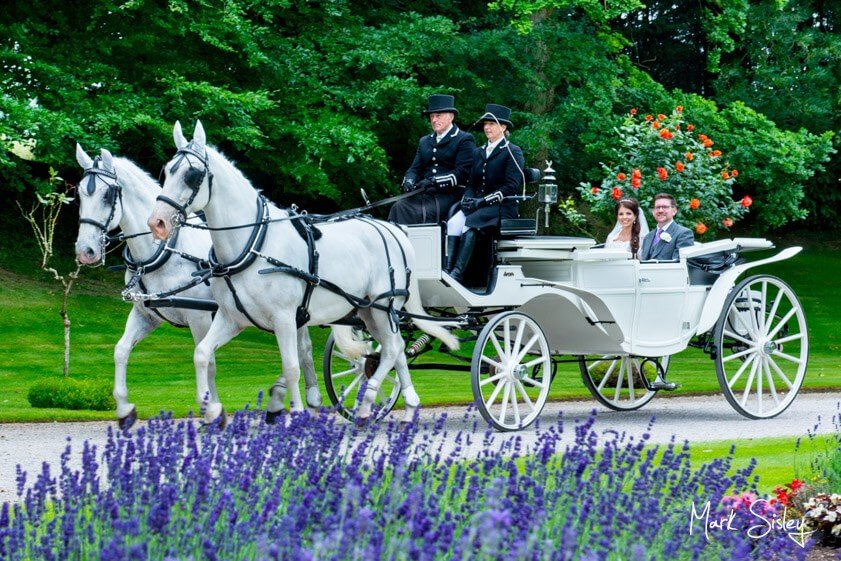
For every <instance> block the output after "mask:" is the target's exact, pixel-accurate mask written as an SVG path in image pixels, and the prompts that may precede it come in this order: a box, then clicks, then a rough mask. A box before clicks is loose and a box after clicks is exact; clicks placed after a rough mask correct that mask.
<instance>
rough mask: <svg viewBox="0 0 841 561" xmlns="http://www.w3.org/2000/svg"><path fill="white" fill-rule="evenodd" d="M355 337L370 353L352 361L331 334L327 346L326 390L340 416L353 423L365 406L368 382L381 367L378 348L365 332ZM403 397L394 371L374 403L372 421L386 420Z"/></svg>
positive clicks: (325, 358)
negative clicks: (360, 409) (359, 410)
mask: <svg viewBox="0 0 841 561" xmlns="http://www.w3.org/2000/svg"><path fill="white" fill-rule="evenodd" d="M354 336H356V337H357V338H358V339H360V340H362V341H365V342H367V343H368V348H369V350H370V352H368V353H365V355H364V356H362V357H360V358H358V359H356V360H351V359H350V358H348V357H347V356H345V355H344V354H342V352H341V350H339V348H338V347H337V346H336V344H335V341H334V340H333V334H332V333H331V334H330V336H329V337H327V342H326V343H325V345H324V386H325V389H326V390H327V396H328V397H329V398H330V402H331V403H332V404H333V406H334V407H335V408H336V411H338V412H339V414H340V415H341V416H342V417H344V418H345V419H348V420H353V419H354V415H355V413H356V409H357V408H358V407H359V405H361V403H362V396H363V395H364V391H361V390H362V388H363V387H364V386H365V381H367V380H368V378H370V377H372V376H373V375H374V372H375V371H376V369H377V365H378V364H379V362H380V361H379V356H380V355H379V344H377V342H376V341H374V339H373V338H372V337H371V336H370V335H369V334H368V332H366V331H363V330H354ZM398 397H400V381H399V380H398V379H397V373H396V372H395V371H394V370H391V371H390V372H389V373H388V374H386V375H385V378H383V383H382V386H380V391H379V392H378V393H377V400H376V402H375V403H374V410H373V414H372V416H373V418H374V419H375V420H377V421H379V420H381V419H383V418H384V417H385V416H386V415H388V414H389V412H390V411H391V410H392V409H394V405H395V404H396V403H397V398H398Z"/></svg>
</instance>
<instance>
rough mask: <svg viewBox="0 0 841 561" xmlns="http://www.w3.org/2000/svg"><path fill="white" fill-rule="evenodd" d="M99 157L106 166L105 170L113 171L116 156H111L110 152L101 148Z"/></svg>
mask: <svg viewBox="0 0 841 561" xmlns="http://www.w3.org/2000/svg"><path fill="white" fill-rule="evenodd" d="M99 155H100V156H102V163H103V164H105V169H107V170H112V171H113V169H114V156H112V155H111V152H109V151H108V150H106V149H105V148H100V150H99Z"/></svg>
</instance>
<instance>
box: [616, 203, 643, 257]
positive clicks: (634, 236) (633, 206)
mask: <svg viewBox="0 0 841 561" xmlns="http://www.w3.org/2000/svg"><path fill="white" fill-rule="evenodd" d="M623 207H624V208H627V209H628V210H630V211H631V212H633V213H634V223H633V224H632V225H631V255H633V256H634V257H636V256H637V252H638V251H639V248H640V221H639V215H640V204H639V201H637V200H636V199H634V198H631V197H629V198H627V199H620V200H619V202H617V203H616V208H615V209H614V211H613V213H614V215H615V216H616V220H617V221H618V220H619V209H620V208H623Z"/></svg>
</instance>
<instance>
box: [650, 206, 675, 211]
mask: <svg viewBox="0 0 841 561" xmlns="http://www.w3.org/2000/svg"><path fill="white" fill-rule="evenodd" d="M670 208H674V207H673V206H672V205H666V206H663V205H659V206H656V207H654V210H669V209H670Z"/></svg>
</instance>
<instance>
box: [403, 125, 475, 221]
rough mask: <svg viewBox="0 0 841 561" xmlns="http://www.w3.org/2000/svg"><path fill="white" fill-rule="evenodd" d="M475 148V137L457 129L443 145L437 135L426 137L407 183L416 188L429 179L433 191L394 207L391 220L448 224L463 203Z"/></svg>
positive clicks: (407, 175)
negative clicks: (453, 210)
mask: <svg viewBox="0 0 841 561" xmlns="http://www.w3.org/2000/svg"><path fill="white" fill-rule="evenodd" d="M475 148H476V141H475V140H474V138H473V135H472V134H469V133H466V132H464V131H462V130H460V129H459V128H458V127H457V126H456V125H453V126H452V128H451V129H450V130H449V131H448V133H447V135H446V136H445V137H444V138H442V139H441V141H440V142H436V139H435V133H434V132H433V133H432V134H428V135H425V136H422V137H421V139H420V141H419V142H418V150H417V153H416V154H415V160H414V161H413V162H412V166H411V167H410V168H409V170H408V171H407V172H406V178H405V179H406V180H411V181H413V182H414V183H415V184H417V183H418V182H419V181H421V180H422V179H429V180H430V181H432V187H431V188H430V189H431V190H428V191H427V192H426V193H423V194H421V195H416V196H414V197H410V198H408V199H403V200H402V201H398V202H397V203H396V204H395V205H394V206H393V207H391V212H389V214H388V219H389V220H390V221H391V222H397V223H398V224H425V223H426V224H428V223H434V224H437V223H439V222H442V221H444V220H446V219H447V218H448V216H447V213H448V212H449V210H450V207H451V206H453V204H455V203H457V202H458V201H459V200H461V196H462V194H463V193H464V187H463V186H464V185H465V184H467V181H468V179H469V178H470V168H471V165H472V163H473V150H474V149H475ZM404 181H405V180H404Z"/></svg>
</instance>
